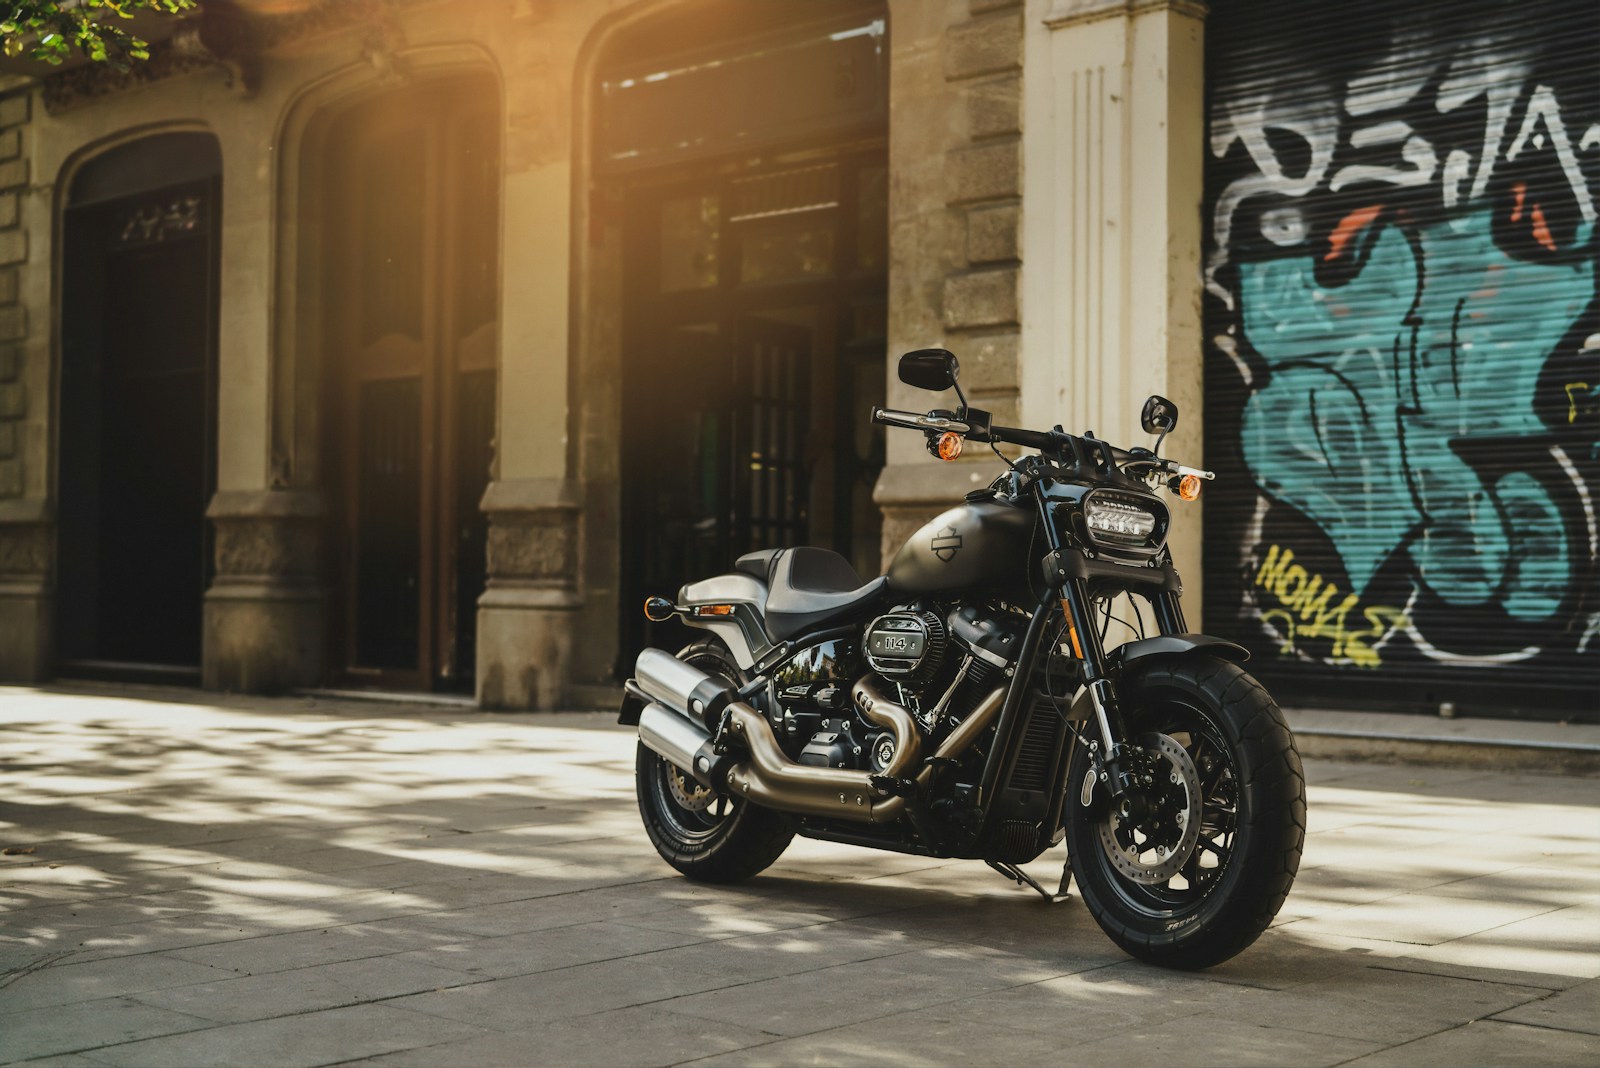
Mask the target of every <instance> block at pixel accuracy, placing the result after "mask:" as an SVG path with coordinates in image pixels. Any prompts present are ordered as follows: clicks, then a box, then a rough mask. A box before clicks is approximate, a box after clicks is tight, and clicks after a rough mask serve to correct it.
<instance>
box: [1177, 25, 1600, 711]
mask: <svg viewBox="0 0 1600 1068" xmlns="http://www.w3.org/2000/svg"><path fill="white" fill-rule="evenodd" d="M1206 37H1207V53H1206V62H1207V75H1206V77H1207V94H1208V101H1207V107H1208V116H1209V127H1208V134H1209V140H1208V153H1207V160H1206V177H1205V202H1204V212H1205V228H1206V235H1207V236H1206V254H1205V255H1206V261H1205V275H1206V279H1205V281H1206V294H1205V328H1206V336H1207V343H1206V423H1207V431H1206V456H1207V461H1208V466H1210V467H1212V468H1214V469H1216V471H1217V474H1218V481H1217V482H1215V483H1213V484H1212V486H1211V487H1210V488H1208V498H1207V506H1206V572H1207V585H1206V623H1207V629H1208V630H1210V631H1212V632H1213V633H1218V634H1222V635H1225V636H1228V637H1231V638H1234V639H1236V640H1238V641H1240V642H1242V643H1243V644H1245V645H1247V646H1249V647H1250V648H1251V649H1252V650H1253V652H1254V653H1255V661H1254V664H1253V665H1252V666H1253V669H1254V670H1255V671H1256V673H1257V674H1258V675H1260V676H1261V677H1262V678H1263V679H1264V680H1266V681H1267V682H1268V683H1269V684H1271V685H1272V686H1273V687H1274V689H1275V691H1276V692H1277V693H1278V695H1279V698H1280V700H1285V701H1293V702H1298V703H1303V704H1309V703H1315V704H1318V705H1321V706H1323V707H1371V706H1374V705H1382V706H1385V707H1389V708H1412V709H1419V710H1421V709H1427V710H1430V711H1431V710H1434V709H1436V708H1437V707H1438V706H1439V705H1440V704H1441V703H1444V702H1449V703H1451V704H1453V705H1454V706H1456V707H1457V708H1458V709H1462V710H1464V711H1469V712H1481V713H1497V714H1507V713H1509V714H1514V715H1521V716H1529V717H1539V718H1571V717H1580V718H1586V719H1594V718H1596V715H1597V706H1600V579H1597V572H1600V569H1597V556H1600V529H1597V522H1596V507H1597V505H1600V298H1597V290H1596V286H1597V281H1596V279H1597V273H1600V271H1597V267H1600V240H1597V236H1596V230H1597V227H1596V214H1597V207H1600V4H1597V3H1595V2H1593V0H1567V2H1548V3H1541V2H1533V3H1518V4H1506V3H1503V2H1501V0H1494V2H1462V3H1451V4H1439V3H1422V2H1410V3H1397V2H1394V0H1384V2H1381V3H1373V2H1356V3H1337V4H1335V3H1326V2H1324V3H1314V4H1308V3H1306V2H1305V0H1287V2H1285V0H1217V2H1216V3H1215V4H1214V5H1213V10H1212V14H1211V16H1210V18H1209V20H1208V22H1207V27H1206Z"/></svg>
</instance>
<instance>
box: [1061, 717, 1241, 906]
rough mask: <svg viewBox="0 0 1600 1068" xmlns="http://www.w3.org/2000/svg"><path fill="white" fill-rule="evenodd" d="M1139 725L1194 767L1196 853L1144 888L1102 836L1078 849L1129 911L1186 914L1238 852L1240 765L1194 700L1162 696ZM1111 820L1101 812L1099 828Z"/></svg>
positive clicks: (1217, 881)
mask: <svg viewBox="0 0 1600 1068" xmlns="http://www.w3.org/2000/svg"><path fill="white" fill-rule="evenodd" d="M1138 724H1139V728H1140V729H1141V731H1150V732H1154V733H1156V734H1164V735H1166V736H1167V737H1169V738H1172V739H1173V740H1174V741H1176V742H1177V743H1178V744H1179V745H1180V746H1181V747H1182V748H1183V750H1184V752H1185V753H1187V754H1188V756H1189V759H1190V760H1191V761H1192V762H1193V764H1194V767H1195V771H1196V773H1197V776H1198V783H1199V789H1200V829H1199V835H1198V838H1197V840H1196V843H1195V847H1194V850H1193V852H1191V853H1190V855H1189V856H1188V858H1187V859H1186V860H1185V861H1184V862H1183V864H1182V866H1181V867H1180V868H1179V869H1178V871H1177V872H1176V873H1174V874H1173V876H1172V877H1171V878H1170V879H1167V880H1166V881H1164V882H1160V883H1154V884H1144V883H1139V882H1135V881H1133V880H1132V879H1128V878H1125V877H1123V876H1122V875H1121V874H1120V873H1119V872H1118V871H1117V870H1116V868H1115V866H1114V865H1113V863H1112V861H1111V858H1110V857H1109V856H1107V855H1106V852H1105V850H1104V849H1103V848H1102V846H1101V844H1100V842H1099V841H1098V835H1096V836H1095V837H1096V840H1094V841H1091V842H1086V843H1084V845H1083V846H1081V847H1080V848H1084V849H1089V850H1092V851H1093V855H1094V857H1095V860H1096V863H1097V864H1098V866H1099V867H1100V868H1101V870H1102V871H1104V873H1105V875H1106V881H1107V882H1108V883H1109V884H1110V885H1111V888H1112V889H1113V890H1114V891H1115V893H1116V894H1117V896H1118V897H1120V898H1121V899H1122V900H1123V901H1124V902H1125V903H1126V904H1127V905H1128V906H1129V907H1130V908H1132V909H1134V910H1136V911H1138V912H1141V913H1144V914H1146V915H1150V916H1158V917H1164V918H1171V917H1174V916H1182V915H1184V914H1187V913H1191V912H1194V911H1195V910H1197V909H1199V908H1200V907H1201V905H1203V904H1204V903H1205V902H1206V900H1207V899H1208V898H1209V897H1210V896H1211V895H1212V894H1213V893H1214V892H1215V891H1216V889H1217V887H1218V886H1219V885H1221V883H1222V881H1223V879H1224V877H1225V876H1226V874H1227V872H1228V869H1229V867H1230V865H1231V861H1232V858H1233V855H1234V853H1235V852H1236V851H1237V847H1238V837H1239V835H1238V829H1239V804H1240V800H1241V798H1240V791H1239V767H1238V762H1237V760H1236V758H1235V756H1234V753H1233V749H1232V747H1231V746H1230V745H1229V744H1228V742H1227V736H1226V735H1225V734H1224V733H1223V732H1222V729H1221V728H1220V727H1219V726H1218V725H1217V723H1216V721H1215V720H1214V719H1213V718H1212V717H1211V716H1210V715H1209V714H1208V713H1207V712H1206V711H1205V710H1203V709H1202V708H1200V707H1199V706H1198V705H1196V704H1194V703H1193V702H1192V701H1190V700H1187V699H1184V698H1180V697H1176V696H1165V695H1164V696H1163V697H1162V698H1161V699H1160V700H1159V701H1158V702H1155V703H1152V705H1150V706H1148V707H1147V709H1145V710H1143V712H1142V714H1141V715H1140V716H1139V717H1138ZM1109 819H1110V816H1109V814H1107V813H1102V814H1101V815H1100V816H1099V817H1098V819H1097V821H1096V824H1097V825H1096V830H1097V831H1098V830H1099V826H1098V825H1099V824H1100V823H1104V822H1106V821H1108V820H1109Z"/></svg>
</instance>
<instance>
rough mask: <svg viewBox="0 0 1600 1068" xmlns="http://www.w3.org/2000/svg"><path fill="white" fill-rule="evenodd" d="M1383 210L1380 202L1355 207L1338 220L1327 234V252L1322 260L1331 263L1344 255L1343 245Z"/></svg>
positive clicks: (1351, 239) (1350, 240) (1353, 238)
mask: <svg viewBox="0 0 1600 1068" xmlns="http://www.w3.org/2000/svg"><path fill="white" fill-rule="evenodd" d="M1382 210H1383V205H1382V204H1371V205H1368V206H1367V207H1365V208H1357V209H1356V210H1355V211H1352V212H1351V213H1350V214H1349V215H1346V216H1345V217H1344V218H1342V219H1340V220H1339V225H1338V226H1336V227H1334V228H1333V233H1332V234H1330V235H1329V236H1328V254H1327V255H1326V256H1323V257H1322V258H1323V260H1324V261H1325V262H1327V263H1332V262H1333V261H1334V260H1337V259H1338V258H1339V257H1340V256H1343V255H1344V252H1345V246H1346V245H1348V244H1350V242H1352V241H1354V240H1355V237H1356V235H1357V234H1359V233H1360V232H1361V231H1362V230H1364V229H1366V228H1367V225H1368V224H1369V223H1371V222H1372V220H1373V219H1376V218H1377V217H1378V213H1379V212H1380V211H1382Z"/></svg>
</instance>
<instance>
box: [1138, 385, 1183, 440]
mask: <svg viewBox="0 0 1600 1068" xmlns="http://www.w3.org/2000/svg"><path fill="white" fill-rule="evenodd" d="M1139 425H1140V426H1142V427H1144V432H1145V433H1146V434H1170V433H1172V431H1173V429H1174V428H1176V427H1177V425H1178V406H1177V405H1176V404H1173V403H1172V402H1171V401H1169V400H1167V398H1165V397H1158V396H1156V395H1154V394H1151V396H1150V399H1149V400H1147V401H1145V402H1144V411H1142V412H1140V413H1139Z"/></svg>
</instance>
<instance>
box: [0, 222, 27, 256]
mask: <svg viewBox="0 0 1600 1068" xmlns="http://www.w3.org/2000/svg"><path fill="white" fill-rule="evenodd" d="M27 258H28V234H27V232H26V231H24V230H0V264H8V263H21V262H22V261H24V260H26V259H27Z"/></svg>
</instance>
